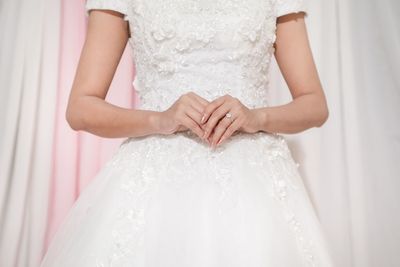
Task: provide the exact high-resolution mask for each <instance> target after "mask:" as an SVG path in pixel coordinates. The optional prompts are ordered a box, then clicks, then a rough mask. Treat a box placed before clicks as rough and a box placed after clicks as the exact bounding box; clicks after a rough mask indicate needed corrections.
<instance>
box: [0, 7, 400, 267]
mask: <svg viewBox="0 0 400 267" xmlns="http://www.w3.org/2000/svg"><path fill="white" fill-rule="evenodd" d="M83 6H84V1H83V0H81V1H68V0H62V1H61V0H60V1H54V0H52V1H50V0H37V1H28V0H1V1H0V266H5V267H8V266H24V267H25V266H38V263H39V261H40V258H41V257H42V255H43V253H44V252H45V250H46V248H47V245H48V242H49V241H50V240H51V238H52V236H53V234H54V232H55V231H56V230H57V227H58V226H59V225H60V223H61V222H62V220H63V218H64V217H65V215H66V213H67V212H68V210H69V208H70V207H71V205H72V203H73V202H74V201H75V200H76V198H77V197H78V195H79V193H80V192H81V190H83V189H84V187H85V185H86V184H87V183H89V182H90V180H91V179H93V178H94V177H95V174H96V173H97V171H98V170H99V168H101V166H102V165H103V164H104V163H105V162H106V161H107V159H108V158H109V157H110V156H111V153H113V151H114V150H115V149H116V148H117V146H118V144H119V143H120V141H121V139H103V138H99V137H96V136H93V135H91V134H88V133H83V132H74V131H72V130H71V129H70V128H69V127H68V125H67V124H66V122H65V119H64V118H65V116H64V114H65V107H66V103H67V97H68V94H69V90H70V87H71V83H72V79H73V76H74V72H75V68H76V65H77V61H78V58H79V53H80V49H81V47H82V45H83V41H84V36H85V27H86V21H85V19H86V17H85V13H84V12H85V11H84V9H83ZM308 7H309V16H308V17H307V19H306V22H307V26H308V31H309V37H310V41H311V45H312V49H313V53H314V58H315V60H316V63H317V66H318V70H319V73H320V77H321V80H322V83H323V85H324V90H325V92H326V95H327V99H328V105H329V109H330V117H329V119H328V121H327V122H326V123H325V124H324V126H323V127H322V128H313V129H309V130H307V131H304V132H303V133H300V134H295V135H286V137H287V138H288V141H289V144H290V146H291V149H292V151H293V156H294V158H295V160H296V161H297V162H299V163H300V171H301V172H302V175H303V178H304V181H305V183H306V185H307V188H308V190H309V192H310V195H311V197H312V200H313V203H314V205H315V208H316V210H317V212H318V215H319V217H320V219H321V222H322V224H323V227H324V229H325V230H326V233H327V237H328V241H329V243H330V244H331V248H332V252H333V256H334V259H335V260H336V263H337V266H341V267H351V266H355V267H375V266H377V267H378V266H379V267H381V266H385V267H391V266H393V267H394V266H400V256H399V255H398V247H399V246H400V231H398V225H400V208H399V205H398V203H399V202H400V197H399V194H398V190H399V189H400V179H399V178H400V164H399V157H398V155H399V154H400V124H399V119H398V118H399V115H400V76H399V75H398V71H399V69H400V2H398V1H396V0H382V1H379V2H378V1H373V0H363V1H361V0H350V1H347V0H332V1H327V0H322V1H309V2H308ZM133 73H134V71H133V66H132V62H131V58H130V55H129V51H126V53H125V55H124V57H123V59H122V61H121V64H120V66H119V69H118V71H117V75H116V77H115V79H114V81H113V84H112V87H111V89H110V93H109V95H108V96H107V101H110V102H112V103H115V104H118V105H121V106H125V107H134V106H135V103H136V98H135V97H134V95H133V90H132V86H131V82H132V78H133ZM270 94H271V99H272V101H271V104H273V105H277V104H282V103H286V102H288V101H290V94H289V91H288V89H287V86H286V85H285V83H284V81H283V79H282V77H281V75H280V73H279V70H278V67H277V66H276V64H275V65H273V66H272V71H271V91H270Z"/></svg>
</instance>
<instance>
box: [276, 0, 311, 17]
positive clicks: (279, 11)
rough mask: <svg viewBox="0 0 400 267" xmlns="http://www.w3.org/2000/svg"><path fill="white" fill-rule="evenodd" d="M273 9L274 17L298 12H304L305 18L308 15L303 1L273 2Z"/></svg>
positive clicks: (283, 0)
mask: <svg viewBox="0 0 400 267" xmlns="http://www.w3.org/2000/svg"><path fill="white" fill-rule="evenodd" d="M274 8H275V15H276V17H280V16H283V15H286V14H290V13H298V12H304V13H305V15H306V16H307V13H308V10H307V7H306V4H305V0H275V6H274Z"/></svg>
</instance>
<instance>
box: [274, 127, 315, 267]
mask: <svg viewBox="0 0 400 267" xmlns="http://www.w3.org/2000/svg"><path fill="white" fill-rule="evenodd" d="M277 137H278V138H277V141H276V142H275V143H273V145H272V146H271V147H270V149H269V150H268V159H269V161H268V162H269V163H268V164H269V165H270V166H271V172H270V173H271V174H272V190H273V192H272V193H273V196H274V197H275V198H276V199H277V200H278V201H279V202H280V203H281V204H282V206H283V207H284V211H285V217H286V220H287V222H288V224H289V226H290V228H291V229H292V231H293V233H294V234H295V236H296V240H297V244H298V246H299V248H300V250H301V253H302V254H303V256H304V257H303V258H304V260H305V262H306V265H307V266H313V267H314V266H317V259H316V257H315V253H314V242H313V240H311V239H310V238H309V237H308V233H307V232H306V230H305V229H304V227H303V225H302V224H301V222H300V220H299V219H298V218H297V216H296V213H295V211H294V210H293V209H292V207H291V204H290V197H291V194H295V193H296V191H297V190H298V187H297V185H296V183H295V182H294V181H293V179H301V177H300V176H299V173H298V169H297V168H298V167H299V164H298V163H295V162H294V161H293V158H292V156H291V152H290V150H289V148H288V145H287V143H286V140H285V138H284V137H283V136H280V135H277Z"/></svg>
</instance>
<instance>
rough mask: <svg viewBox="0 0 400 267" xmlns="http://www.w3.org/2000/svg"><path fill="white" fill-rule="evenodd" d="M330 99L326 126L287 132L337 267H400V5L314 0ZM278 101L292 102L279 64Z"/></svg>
mask: <svg viewBox="0 0 400 267" xmlns="http://www.w3.org/2000/svg"><path fill="white" fill-rule="evenodd" d="M308 8H309V16H308V17H307V19H306V23H307V26H308V31H309V37H310V41H311V45H312V49H313V53H314V57H315V60H316V64H317V66H318V70H319V73H320V77H321V80H322V83H323V86H324V90H325V92H326V95H327V98H328V105H329V110H330V117H329V119H328V121H327V123H326V124H325V125H324V126H323V127H322V128H313V129H310V130H307V131H305V132H303V133H301V134H299V135H288V138H289V140H290V141H291V147H292V151H293V154H294V157H295V158H296V160H297V161H299V162H300V163H301V166H300V170H301V172H302V174H303V177H304V180H305V183H306V184H307V187H308V189H309V191H310V194H311V196H312V199H313V203H314V205H315V207H316V208H317V211H318V215H319V217H320V219H321V222H322V224H323V226H324V228H325V230H326V232H327V236H328V239H329V242H330V244H331V247H332V251H333V256H334V259H335V260H336V264H337V266H346V267H350V266H354V267H381V266H384V267H392V266H393V267H394V266H400V255H399V252H400V251H399V247H400V231H399V228H398V227H399V226H400V206H399V204H400V194H399V190H400V119H399V116H400V2H399V1H397V0H384V1H373V0H363V1H361V0H351V1H348V0H335V1H326V0H323V1H312V2H311V1H310V2H308ZM272 76H273V86H272V88H273V89H272V90H273V91H272V92H271V95H272V96H273V98H274V100H275V102H274V103H275V104H279V103H284V102H286V101H288V100H290V95H289V94H288V89H287V87H286V86H285V84H284V82H283V80H282V77H281V75H280V74H279V72H278V68H277V66H276V65H275V66H274V71H273V73H272Z"/></svg>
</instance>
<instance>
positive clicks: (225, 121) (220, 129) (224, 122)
mask: <svg viewBox="0 0 400 267" xmlns="http://www.w3.org/2000/svg"><path fill="white" fill-rule="evenodd" d="M232 122H233V121H232V120H231V119H230V118H226V117H223V118H222V119H221V120H220V121H219V122H218V124H217V126H216V127H215V129H214V134H213V136H212V138H211V145H212V146H215V145H216V144H217V142H218V141H219V139H220V138H221V136H222V135H223V134H224V132H225V131H226V129H227V128H228V127H229V125H231V124H232Z"/></svg>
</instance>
